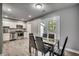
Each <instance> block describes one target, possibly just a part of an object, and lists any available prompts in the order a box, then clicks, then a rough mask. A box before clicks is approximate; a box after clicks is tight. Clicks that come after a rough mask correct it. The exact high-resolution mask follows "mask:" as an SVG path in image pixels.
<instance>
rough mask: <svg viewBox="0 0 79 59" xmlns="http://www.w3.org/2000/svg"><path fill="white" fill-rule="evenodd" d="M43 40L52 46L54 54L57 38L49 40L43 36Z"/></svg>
mask: <svg viewBox="0 0 79 59" xmlns="http://www.w3.org/2000/svg"><path fill="white" fill-rule="evenodd" d="M43 42H44V44H47V45H48V46H51V53H52V55H54V46H55V45H56V43H57V39H51V40H49V38H43Z"/></svg>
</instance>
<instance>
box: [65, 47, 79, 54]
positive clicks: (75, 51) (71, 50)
mask: <svg viewBox="0 0 79 59" xmlns="http://www.w3.org/2000/svg"><path fill="white" fill-rule="evenodd" d="M65 50H67V51H70V52H74V53H77V54H79V51H77V50H74V49H69V48H66V49H65Z"/></svg>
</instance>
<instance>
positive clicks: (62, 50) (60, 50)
mask: <svg viewBox="0 0 79 59" xmlns="http://www.w3.org/2000/svg"><path fill="white" fill-rule="evenodd" d="M67 41H68V36H67V37H66V39H65V42H64V45H63V48H62V49H58V50H57V51H56V52H54V55H57V56H64V50H65V47H66V44H67Z"/></svg>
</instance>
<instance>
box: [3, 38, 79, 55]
mask: <svg viewBox="0 0 79 59" xmlns="http://www.w3.org/2000/svg"><path fill="white" fill-rule="evenodd" d="M32 55H33V54H32ZM38 55H39V54H38ZM65 55H66V56H79V54H76V53H71V52H68V51H66V52H65ZM3 56H29V40H28V39H22V40H15V41H9V42H5V43H3Z"/></svg>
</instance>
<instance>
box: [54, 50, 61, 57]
mask: <svg viewBox="0 0 79 59" xmlns="http://www.w3.org/2000/svg"><path fill="white" fill-rule="evenodd" d="M61 51H62V50H61V49H58V50H57V51H55V52H54V54H55V55H57V56H60V55H61Z"/></svg>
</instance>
